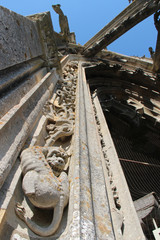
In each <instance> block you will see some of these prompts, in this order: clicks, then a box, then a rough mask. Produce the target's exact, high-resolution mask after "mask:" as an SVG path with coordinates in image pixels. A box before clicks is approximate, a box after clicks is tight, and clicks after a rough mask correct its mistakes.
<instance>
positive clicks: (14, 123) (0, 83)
mask: <svg viewBox="0 0 160 240" xmlns="http://www.w3.org/2000/svg"><path fill="white" fill-rule="evenodd" d="M42 15H45V16H48V14H47V13H46V14H45V13H44V14H42ZM43 20H45V23H44V22H43ZM45 26H47V27H48V28H50V29H51V31H50V34H49V36H47V29H45ZM0 32H1V35H0V59H1V61H0V144H1V147H0V189H1V190H0V196H1V197H0V232H1V233H2V230H4V228H3V226H4V225H3V224H5V221H6V212H7V209H8V206H9V204H10V203H11V202H12V201H14V194H16V193H15V189H16V187H17V184H18V181H19V178H20V175H21V170H20V167H19V160H18V159H17V157H18V155H19V154H20V152H21V151H22V148H23V147H24V144H27V143H26V140H27V138H28V137H29V136H31V135H32V131H33V130H34V128H35V127H36V125H37V124H38V121H39V119H40V117H41V113H42V108H43V106H44V104H45V103H46V101H47V100H48V99H49V98H50V97H51V96H52V95H53V91H54V87H55V85H56V82H57V81H58V79H59V75H58V74H57V72H56V69H55V68H52V70H51V68H50V67H51V64H50V59H52V58H54V57H55V56H56V48H55V45H54V41H53V39H52V37H53V35H52V33H53V26H52V23H51V21H50V17H48V18H47V20H46V19H44V18H43V17H42V19H41V27H39V25H38V23H37V22H36V21H33V20H31V19H29V18H27V17H23V16H21V15H19V14H16V13H14V12H12V11H10V10H8V9H6V8H4V7H0ZM42 35H43V38H42ZM50 42H51V43H50ZM49 43H50V44H49ZM50 45H51V46H52V49H51V47H50ZM44 46H45V48H44ZM51 50H52V51H51ZM55 58H56V57H55ZM56 61H57V59H56ZM57 62H58V61H57ZM52 65H53V64H52ZM9 212H10V213H11V211H10V210H9ZM13 214H14V207H13V212H12V213H11V216H12V217H13ZM12 217H11V218H12ZM6 237H7V238H6V239H8V236H6ZM0 238H1V239H5V238H4V235H3V236H2V237H0Z"/></svg>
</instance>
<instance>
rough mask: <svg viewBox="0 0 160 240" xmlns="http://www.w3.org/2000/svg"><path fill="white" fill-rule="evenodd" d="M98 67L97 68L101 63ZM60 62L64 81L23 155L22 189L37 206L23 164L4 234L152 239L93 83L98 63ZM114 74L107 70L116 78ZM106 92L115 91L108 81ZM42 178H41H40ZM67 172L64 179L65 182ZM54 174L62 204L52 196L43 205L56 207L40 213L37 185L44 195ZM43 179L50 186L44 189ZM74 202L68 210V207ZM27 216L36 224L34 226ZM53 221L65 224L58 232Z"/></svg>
mask: <svg viewBox="0 0 160 240" xmlns="http://www.w3.org/2000/svg"><path fill="white" fill-rule="evenodd" d="M93 64H94V66H95V67H96V64H97V63H96V62H94V63H93ZM61 65H62V69H63V78H61V79H59V81H58V82H57V85H55V84H54V85H53V87H54V94H53V95H52V97H51V98H50V100H49V101H45V104H44V102H43V104H42V105H41V110H40V116H41V118H40V121H38V123H37V125H36V127H35V128H34V130H33V131H32V133H31V134H29V137H28V140H27V141H26V142H25V148H26V150H24V151H22V153H21V162H22V163H21V164H22V171H23V175H24V180H23V189H24V192H25V194H26V196H27V197H28V199H29V200H30V202H31V203H29V202H28V200H26V198H25V197H24V194H23V193H22V190H21V184H22V183H21V178H20V177H19V176H20V168H18V166H17V165H18V162H16V165H15V171H16V173H15V174H14V173H13V170H14V168H13V170H12V172H11V173H13V175H14V177H13V179H12V181H11V188H12V189H10V190H11V191H12V192H14V194H13V197H12V198H11V196H10V197H9V199H10V200H9V199H8V203H7V201H5V204H4V203H2V204H1V209H6V208H7V211H5V218H3V219H5V220H4V225H3V228H2V231H1V236H2V237H4V232H5V229H6V228H7V229H8V230H9V231H8V235H7V237H8V239H15V238H16V237H19V238H20V239H21V238H22V239H26V240H28V239H32V240H34V239H104V240H105V239H124V240H125V239H126V240H128V239H130V240H132V239H133V240H135V239H140V240H141V239H145V238H144V236H143V233H142V230H141V227H140V224H139V221H138V220H137V219H138V217H137V215H136V212H135V209H134V206H133V203H132V200H131V197H130V194H129V190H128V187H127V185H126V181H125V178H124V175H123V172H122V169H121V167H120V163H119V160H118V157H117V154H116V151H115V147H114V145H113V142H112V139H111V136H110V133H109V130H108V127H107V125H106V122H105V119H104V115H103V113H102V109H101V107H100V103H99V100H98V97H97V95H96V93H94V94H92V90H93V88H94V80H93V78H92V80H93V82H92V80H90V79H91V78H90V77H91V75H90V74H89V71H90V69H91V67H93V65H92V63H91V62H89V61H87V60H85V59H84V58H83V57H81V58H77V57H75V56H72V55H71V56H67V57H66V58H64V59H63V62H62V64H61ZM103 68H105V67H104V66H103ZM111 69H112V70H113V68H112V67H111ZM108 70H109V69H108ZM112 70H111V71H110V70H109V71H108V74H109V76H110V74H111V73H112ZM114 70H115V69H114ZM118 71H119V74H120V71H121V68H120V69H119V70H117V73H116V74H118ZM95 74H96V71H95ZM86 77H87V78H88V79H87V78H86ZM96 77H97V76H96ZM113 84H114V83H113ZM107 87H108V89H111V88H110V87H111V86H110V83H109V82H108V86H107ZM42 109H43V111H42ZM21 150H23V149H22V147H21ZM31 159H32V160H31ZM44 166H46V168H45V167H44ZM16 169H17V170H16ZM33 171H34V174H33V175H32V173H33ZM37 173H38V174H39V173H41V175H40V176H39V177H38V178H39V181H37ZM61 173H62V176H63V175H65V177H64V176H63V178H62V177H61ZM41 176H42V177H41ZM48 176H49V178H48V181H51V180H52V179H54V184H55V182H56V184H57V185H56V189H57V190H56V194H55V192H54V194H55V196H56V197H55V198H54V200H53V201H52V203H53V202H54V203H55V205H52V206H49V205H47V204H49V202H48V201H49V199H50V198H49V197H46V198H44V200H43V204H46V205H47V208H48V206H49V208H50V207H51V208H52V209H51V210H48V209H46V210H41V208H45V206H43V205H41V202H39V200H35V198H33V196H34V194H35V189H34V186H35V185H34V184H33V183H35V184H36V186H37V188H36V189H37V190H38V191H40V193H44V192H43V191H42V190H44V189H45V190H46V189H48V186H47V185H46V184H45V182H46V180H45V179H47V177H48ZM11 178H12V177H11ZM39 182H42V183H43V184H44V185H43V184H41V185H40V188H39V187H38V186H39V185H38V183H39ZM28 183H30V184H29V186H28ZM68 183H69V192H68ZM54 184H53V185H54ZM54 186H55V185H54ZM5 188H7V185H6V184H5V185H4V186H3V189H2V191H6V189H5ZM53 188H54V187H53ZM53 188H52V189H53ZM58 189H59V190H58ZM124 189H125V192H124ZM46 191H47V190H46ZM57 192H58V193H57ZM61 193H63V194H61ZM45 194H46V195H45ZM45 194H44V195H45V196H47V194H48V193H47V192H45ZM40 195H41V196H42V195H43V194H40ZM37 196H38V195H36V197H37ZM64 196H66V200H65V201H64ZM4 198H5V196H4ZM42 199H43V198H42ZM67 199H68V200H67ZM61 200H62V202H61ZM67 201H68V206H67V207H66V208H64V206H65V205H66V204H67ZM17 202H19V203H20V204H19V203H18V204H17V208H16V213H17V215H18V216H19V217H20V218H21V219H22V220H23V221H24V222H23V221H21V220H20V219H19V217H17V215H16V214H15V211H14V209H15V206H16V203H17ZM64 202H65V203H64ZM57 203H60V205H59V204H58V205H57ZM126 204H127V206H128V208H126ZM34 206H36V207H37V206H38V209H36V208H35V207H34ZM56 206H58V208H56ZM53 208H54V213H56V214H55V217H54V215H53V216H52V212H53ZM24 209H25V210H26V212H25V211H24ZM10 216H12V220H13V221H14V222H15V223H17V224H18V225H16V224H15V223H13V221H11V218H10ZM26 216H28V218H30V219H31V221H32V222H33V223H34V224H33V225H34V226H32V227H31V226H30V225H29V224H28V222H27V221H28V220H27V219H26ZM54 218H56V219H54ZM52 219H54V221H53V222H54V223H55V222H56V223H57V224H58V225H56V227H55V225H54V227H55V228H52V227H53V225H51V222H52ZM27 225H28V226H29V228H27ZM49 226H50V227H49ZM133 228H135V231H134V230H133ZM37 229H38V230H37ZM42 229H43V230H42ZM11 236H12V237H11ZM2 239H3V238H2Z"/></svg>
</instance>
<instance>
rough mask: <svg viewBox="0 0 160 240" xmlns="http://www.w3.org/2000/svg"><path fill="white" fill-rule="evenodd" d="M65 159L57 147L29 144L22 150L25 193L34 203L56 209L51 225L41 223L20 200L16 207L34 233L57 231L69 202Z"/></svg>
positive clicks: (17, 212) (36, 205)
mask: <svg viewBox="0 0 160 240" xmlns="http://www.w3.org/2000/svg"><path fill="white" fill-rule="evenodd" d="M66 161H67V154H65V152H64V150H63V149H62V148H58V147H57V148H56V147H30V148H27V149H25V150H24V151H23V152H22V154H21V166H22V172H23V175H24V177H23V183H22V188H23V191H24V193H25V195H26V196H27V197H28V199H29V200H30V202H31V203H32V204H33V205H34V206H35V207H38V208H42V209H54V215H53V219H52V222H51V224H50V225H49V226H48V227H41V226H39V225H37V224H36V223H35V222H33V221H32V220H31V219H29V218H28V217H27V214H26V212H25V209H24V207H23V206H21V205H20V204H17V207H16V209H15V211H16V214H17V215H18V216H19V217H20V218H21V219H22V220H23V221H24V222H25V223H26V224H27V226H28V227H29V228H30V229H31V230H32V231H33V232H34V233H36V234H38V235H40V236H42V237H46V236H50V235H53V234H54V233H55V232H56V230H57V229H58V227H59V225H60V222H61V219H62V215H63V210H64V207H65V206H66V205H67V203H68V198H69V182H68V177H67V174H66V173H65V172H63V169H64V167H65V163H66Z"/></svg>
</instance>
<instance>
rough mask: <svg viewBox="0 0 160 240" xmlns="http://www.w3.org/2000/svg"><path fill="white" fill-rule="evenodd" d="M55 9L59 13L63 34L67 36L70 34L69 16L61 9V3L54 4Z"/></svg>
mask: <svg viewBox="0 0 160 240" xmlns="http://www.w3.org/2000/svg"><path fill="white" fill-rule="evenodd" d="M52 7H53V9H54V11H55V12H56V13H57V14H59V25H60V28H61V32H60V33H61V34H62V35H64V36H65V37H67V36H69V35H70V31H69V24H68V19H67V16H65V15H64V13H63V11H62V10H61V8H60V7H61V5H60V4H57V5H52Z"/></svg>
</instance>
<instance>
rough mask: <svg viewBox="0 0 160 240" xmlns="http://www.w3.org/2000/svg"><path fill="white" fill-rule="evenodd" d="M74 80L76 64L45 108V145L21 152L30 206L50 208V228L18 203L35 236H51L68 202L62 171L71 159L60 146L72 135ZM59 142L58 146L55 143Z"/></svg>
mask: <svg viewBox="0 0 160 240" xmlns="http://www.w3.org/2000/svg"><path fill="white" fill-rule="evenodd" d="M76 81H77V63H76V62H74V63H70V64H68V65H67V66H66V67H65V68H64V74H63V79H61V80H60V81H59V84H58V86H57V90H56V93H55V96H54V97H53V99H51V100H50V101H48V102H47V103H46V104H45V106H44V110H43V112H44V114H45V116H46V119H47V121H46V131H47V133H48V135H47V136H46V138H45V144H44V146H33V147H29V148H27V149H25V150H24V151H23V152H22V153H21V168H22V172H23V175H24V176H23V182H22V188H23V191H24V194H25V196H27V197H28V199H29V200H30V202H31V203H32V204H33V206H35V207H38V208H42V209H53V210H54V214H53V219H52V222H51V223H50V225H49V226H47V227H41V226H39V225H38V224H37V223H35V222H33V221H32V220H31V219H29V218H28V214H27V211H26V210H25V208H24V207H23V206H22V205H21V204H19V203H17V206H16V209H15V211H16V214H17V215H18V217H19V218H21V219H22V220H23V221H24V222H25V223H26V225H27V226H28V227H29V228H30V229H31V230H32V231H33V232H34V233H36V234H37V235H40V236H42V237H45V236H50V235H53V234H54V233H55V232H56V231H57V229H58V227H59V225H60V223H61V219H62V216H63V210H64V208H65V206H66V205H67V204H68V200H69V181H68V176H67V174H66V172H64V169H65V167H66V165H67V164H68V158H69V157H70V155H69V153H68V149H69V148H70V146H71V144H70V142H69V145H67V147H66V148H62V147H61V143H62V142H63V143H64V142H66V137H71V136H72V134H73V133H74V118H75V117H74V112H75V91H76ZM57 141H58V142H59V146H57V145H56V146H55V143H57Z"/></svg>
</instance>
